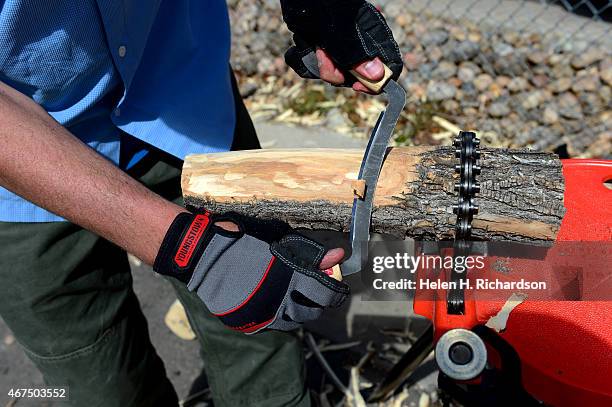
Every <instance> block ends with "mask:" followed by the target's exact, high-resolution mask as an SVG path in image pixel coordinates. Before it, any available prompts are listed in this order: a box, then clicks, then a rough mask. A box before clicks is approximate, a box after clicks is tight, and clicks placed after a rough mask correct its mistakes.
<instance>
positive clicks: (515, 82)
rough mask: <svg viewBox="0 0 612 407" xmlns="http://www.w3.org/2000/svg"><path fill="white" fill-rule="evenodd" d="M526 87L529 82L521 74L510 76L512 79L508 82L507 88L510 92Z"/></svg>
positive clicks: (522, 89) (519, 90)
mask: <svg viewBox="0 0 612 407" xmlns="http://www.w3.org/2000/svg"><path fill="white" fill-rule="evenodd" d="M528 87H529V83H528V82H527V79H525V78H523V77H522V76H517V77H515V78H512V80H510V82H509V83H508V89H509V90H510V92H514V93H517V92H522V91H524V90H526V89H527V88H528Z"/></svg>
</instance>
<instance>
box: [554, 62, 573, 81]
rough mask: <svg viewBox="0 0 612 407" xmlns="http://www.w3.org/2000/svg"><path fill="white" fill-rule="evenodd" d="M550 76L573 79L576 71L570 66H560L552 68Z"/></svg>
mask: <svg viewBox="0 0 612 407" xmlns="http://www.w3.org/2000/svg"><path fill="white" fill-rule="evenodd" d="M550 74H551V76H553V77H554V78H563V77H572V76H574V70H573V69H572V67H571V65H570V64H559V65H555V66H553V67H552V69H551V71H550Z"/></svg>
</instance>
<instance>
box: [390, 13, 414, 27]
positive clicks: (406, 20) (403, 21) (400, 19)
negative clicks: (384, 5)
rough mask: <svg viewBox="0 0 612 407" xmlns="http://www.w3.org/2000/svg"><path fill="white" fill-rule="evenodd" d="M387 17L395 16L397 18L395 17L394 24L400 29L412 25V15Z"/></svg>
mask: <svg viewBox="0 0 612 407" xmlns="http://www.w3.org/2000/svg"><path fill="white" fill-rule="evenodd" d="M387 12H388V11H387ZM389 15H396V16H397V17H395V23H396V24H397V25H399V26H400V27H402V28H407V27H408V26H409V25H410V24H411V23H412V15H410V14H407V13H402V14H399V15H397V14H389Z"/></svg>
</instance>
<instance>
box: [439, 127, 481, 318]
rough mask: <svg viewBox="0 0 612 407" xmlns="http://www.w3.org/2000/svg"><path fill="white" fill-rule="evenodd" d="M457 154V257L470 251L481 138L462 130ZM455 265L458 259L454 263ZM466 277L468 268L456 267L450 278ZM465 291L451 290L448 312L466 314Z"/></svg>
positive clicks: (456, 143) (448, 297)
mask: <svg viewBox="0 0 612 407" xmlns="http://www.w3.org/2000/svg"><path fill="white" fill-rule="evenodd" d="M453 145H454V146H455V157H456V158H458V159H459V164H457V165H455V172H457V173H459V182H458V183H456V184H455V191H457V192H458V193H459V198H458V200H457V204H456V205H453V213H454V214H456V215H457V222H456V223H455V242H454V244H453V253H454V256H468V255H469V254H470V251H471V246H472V245H471V242H470V241H469V238H470V236H471V234H472V219H473V218H474V215H475V214H477V213H478V205H477V204H476V200H475V197H476V194H477V193H478V192H480V185H479V184H478V183H477V182H476V176H477V175H479V174H480V166H479V165H478V160H479V159H480V151H479V150H478V147H479V146H480V140H479V139H477V138H476V134H474V133H472V132H467V131H462V132H459V135H458V136H457V138H456V139H455V140H454V142H453ZM453 263H454V264H456V262H453ZM464 278H465V271H464V272H459V271H458V270H456V269H455V268H454V267H453V270H452V274H451V281H455V282H457V283H459V282H460V281H461V280H462V279H464ZM464 308H465V307H464V292H463V289H461V288H455V289H451V290H449V291H448V294H447V312H448V313H449V314H463V312H464Z"/></svg>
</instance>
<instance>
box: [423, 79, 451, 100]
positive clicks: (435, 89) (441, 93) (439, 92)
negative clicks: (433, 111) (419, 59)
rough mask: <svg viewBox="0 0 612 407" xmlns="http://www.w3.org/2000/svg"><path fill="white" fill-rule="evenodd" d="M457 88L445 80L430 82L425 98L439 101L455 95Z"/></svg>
mask: <svg viewBox="0 0 612 407" xmlns="http://www.w3.org/2000/svg"><path fill="white" fill-rule="evenodd" d="M456 92H457V88H456V87H454V86H453V85H451V84H448V83H445V82H433V81H432V82H431V83H430V84H429V86H427V99H428V100H431V101H434V102H435V101H441V100H446V99H452V98H453V97H455V93H456Z"/></svg>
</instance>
